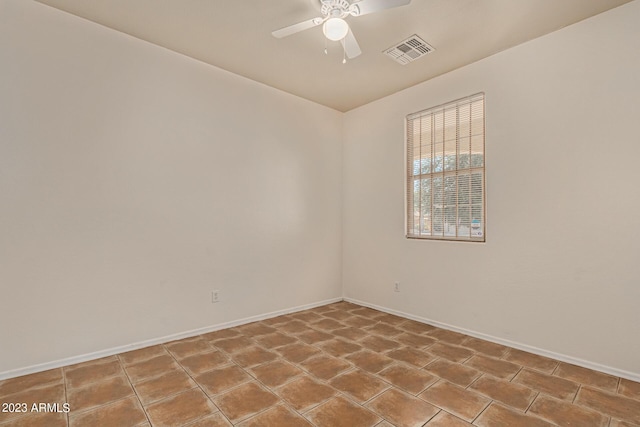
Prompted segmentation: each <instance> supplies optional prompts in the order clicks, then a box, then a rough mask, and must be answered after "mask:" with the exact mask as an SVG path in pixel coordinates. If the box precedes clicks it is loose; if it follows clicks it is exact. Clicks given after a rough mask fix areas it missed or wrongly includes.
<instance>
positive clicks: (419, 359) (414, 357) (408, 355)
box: [386, 347, 436, 368]
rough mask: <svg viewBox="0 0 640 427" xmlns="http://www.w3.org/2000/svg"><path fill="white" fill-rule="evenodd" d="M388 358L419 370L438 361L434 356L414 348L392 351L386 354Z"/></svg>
mask: <svg viewBox="0 0 640 427" xmlns="http://www.w3.org/2000/svg"><path fill="white" fill-rule="evenodd" d="M386 356H388V357H390V358H392V359H395V360H398V361H400V362H404V363H408V364H410V365H413V366H415V367H418V368H422V367H423V366H426V365H427V364H428V363H430V362H433V361H434V360H436V357H435V356H434V355H432V354H430V353H427V352H426V351H422V350H418V349H417V348H413V347H403V348H399V349H396V350H391V351H390V352H388V353H386Z"/></svg>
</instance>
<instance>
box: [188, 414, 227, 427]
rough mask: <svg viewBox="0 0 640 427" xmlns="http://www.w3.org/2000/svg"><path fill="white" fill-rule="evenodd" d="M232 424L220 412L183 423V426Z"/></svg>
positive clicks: (222, 425) (198, 426)
mask: <svg viewBox="0 0 640 427" xmlns="http://www.w3.org/2000/svg"><path fill="white" fill-rule="evenodd" d="M232 426H233V424H231V423H230V422H229V420H227V418H226V417H225V416H224V415H223V414H222V412H216V413H215V414H211V415H208V416H206V417H204V418H200V419H198V420H196V421H194V422H192V423H189V424H185V425H184V426H183V427H232Z"/></svg>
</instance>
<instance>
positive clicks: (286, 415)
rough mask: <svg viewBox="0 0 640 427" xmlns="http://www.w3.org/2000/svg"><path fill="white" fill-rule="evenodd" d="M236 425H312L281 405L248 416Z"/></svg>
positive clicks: (254, 426) (248, 426) (293, 426)
mask: <svg viewBox="0 0 640 427" xmlns="http://www.w3.org/2000/svg"><path fill="white" fill-rule="evenodd" d="M238 427H313V426H312V425H311V424H310V423H309V421H307V420H306V419H304V418H302V416H300V415H299V414H297V413H295V412H294V411H292V410H290V409H288V408H286V407H285V406H283V405H278V406H274V407H273V408H271V409H267V410H266V411H264V412H262V413H260V414H258V415H256V416H254V417H251V418H249V419H248V420H246V421H243V422H241V423H240V424H238Z"/></svg>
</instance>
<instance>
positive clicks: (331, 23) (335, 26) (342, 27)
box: [322, 18, 349, 42]
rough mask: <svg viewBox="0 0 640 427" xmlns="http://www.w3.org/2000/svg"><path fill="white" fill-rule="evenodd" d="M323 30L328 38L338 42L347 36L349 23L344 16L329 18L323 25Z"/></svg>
mask: <svg viewBox="0 0 640 427" xmlns="http://www.w3.org/2000/svg"><path fill="white" fill-rule="evenodd" d="M322 32H323V33H324V36H325V37H326V38H328V39H329V40H331V41H334V42H337V41H340V40H342V39H343V38H345V37H346V36H347V33H348V32H349V24H347V21H345V20H344V19H342V18H329V19H327V20H326V21H325V23H324V25H322Z"/></svg>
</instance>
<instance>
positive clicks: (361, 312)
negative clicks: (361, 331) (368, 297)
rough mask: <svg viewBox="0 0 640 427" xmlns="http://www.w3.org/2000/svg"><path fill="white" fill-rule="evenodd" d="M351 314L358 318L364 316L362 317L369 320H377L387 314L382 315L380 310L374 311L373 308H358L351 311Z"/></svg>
mask: <svg viewBox="0 0 640 427" xmlns="http://www.w3.org/2000/svg"><path fill="white" fill-rule="evenodd" d="M350 312H351V314H355V315H357V316H362V317H366V318H368V319H376V318H378V317H380V316H384V315H385V313H382V312H380V311H378V310H374V309H372V308H369V307H360V308H356V309H354V310H350Z"/></svg>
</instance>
